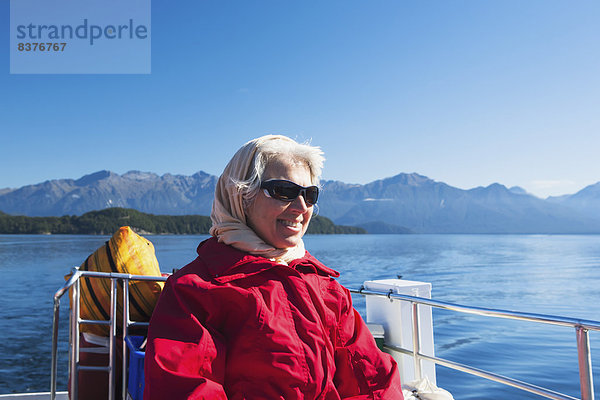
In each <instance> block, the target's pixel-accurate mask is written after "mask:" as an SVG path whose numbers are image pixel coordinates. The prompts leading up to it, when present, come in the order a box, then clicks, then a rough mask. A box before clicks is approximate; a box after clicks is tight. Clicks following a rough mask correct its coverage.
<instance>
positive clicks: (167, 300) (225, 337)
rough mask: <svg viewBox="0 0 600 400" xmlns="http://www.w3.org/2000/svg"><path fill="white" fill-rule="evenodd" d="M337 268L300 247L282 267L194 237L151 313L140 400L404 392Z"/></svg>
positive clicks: (332, 399) (326, 397)
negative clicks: (189, 255)
mask: <svg viewBox="0 0 600 400" xmlns="http://www.w3.org/2000/svg"><path fill="white" fill-rule="evenodd" d="M337 276H339V274H338V273H337V272H336V271H334V270H332V269H330V268H327V267H326V266H325V265H323V264H322V263H320V262H319V261H318V260H317V259H315V258H314V257H313V256H311V255H310V254H309V253H308V252H307V253H306V255H305V257H304V258H301V259H298V260H294V261H293V262H292V263H291V264H290V265H289V266H285V265H281V264H276V263H275V262H272V261H270V260H268V259H265V258H263V257H258V256H253V255H250V254H247V253H243V252H241V251H238V250H236V249H234V248H233V247H230V246H227V245H225V244H222V243H218V242H217V240H216V239H214V238H211V239H208V240H206V241H204V242H202V243H201V244H200V246H199V247H198V258H197V259H196V260H195V261H193V262H192V263H190V264H189V265H187V266H186V267H184V268H183V269H181V270H180V271H178V272H177V273H175V274H174V275H172V276H171V277H170V278H169V280H168V281H167V283H166V285H165V288H164V291H163V292H162V295H161V297H160V300H159V302H158V304H157V306H156V309H155V311H154V314H153V315H152V320H151V322H150V328H149V332H148V347H147V349H146V358H145V379H146V384H145V390H144V399H145V400H154V399H157V400H158V399H160V400H179V399H227V398H228V399H234V400H238V399H239V400H241V399H285V400H295V399H298V400H300V399H311V400H312V399H323V400H337V399H347V398H353V399H402V390H401V388H400V377H399V374H398V370H397V367H396V363H395V361H394V360H393V359H392V358H391V357H390V356H389V355H388V354H385V353H382V352H381V351H379V349H378V348H377V347H376V345H375V341H374V340H373V337H372V335H371V334H370V332H369V331H368V328H367V327H366V326H365V323H364V322H363V320H362V318H361V317H360V316H359V314H358V313H357V312H356V311H355V310H354V309H353V308H352V300H351V297H350V293H349V292H348V290H347V289H345V288H344V287H342V286H341V285H340V284H339V283H338V282H337V281H336V280H335V279H333V277H337Z"/></svg>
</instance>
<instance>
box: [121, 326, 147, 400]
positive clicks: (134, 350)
mask: <svg viewBox="0 0 600 400" xmlns="http://www.w3.org/2000/svg"><path fill="white" fill-rule="evenodd" d="M145 339H146V338H145V337H143V336H127V337H125V342H126V343H127V348H128V349H129V381H128V383H127V392H128V393H129V396H131V399H132V400H142V399H143V398H144V356H145V355H146V353H145V352H144V351H141V350H140V346H141V345H142V343H144V340H145Z"/></svg>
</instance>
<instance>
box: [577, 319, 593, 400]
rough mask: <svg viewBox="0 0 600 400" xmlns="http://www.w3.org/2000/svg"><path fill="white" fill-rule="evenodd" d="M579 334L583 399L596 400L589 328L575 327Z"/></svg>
mask: <svg viewBox="0 0 600 400" xmlns="http://www.w3.org/2000/svg"><path fill="white" fill-rule="evenodd" d="M575 330H576V334H577V359H578V361H579V382H580V385H581V400H594V379H593V376H592V358H591V354H590V339H589V336H588V330H587V329H585V328H583V327H582V326H577V327H576V328H575Z"/></svg>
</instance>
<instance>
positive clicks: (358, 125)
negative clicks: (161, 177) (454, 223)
mask: <svg viewBox="0 0 600 400" xmlns="http://www.w3.org/2000/svg"><path fill="white" fill-rule="evenodd" d="M8 25H9V2H8V0H0V44H1V49H2V50H1V51H0V134H1V141H0V188H3V187H20V186H23V185H27V184H34V183H39V182H42V181H44V180H47V179H57V178H79V177H81V176H82V175H85V174H88V173H91V172H95V171H98V170H102V169H107V170H112V171H114V172H117V173H124V172H126V171H128V170H142V171H152V172H156V173H158V174H163V173H167V172H169V173H173V174H186V175H187V174H192V173H194V172H196V171H199V170H203V171H206V172H208V173H211V174H215V175H218V174H220V172H221V171H222V169H223V168H224V166H225V164H226V162H227V161H228V159H229V158H230V157H231V156H232V155H233V153H234V152H235V151H236V149H237V148H238V147H239V146H240V145H241V144H242V143H244V142H245V141H247V140H249V139H251V138H253V137H256V136H260V135H263V134H267V133H281V134H286V135H289V136H291V137H294V138H296V139H299V140H305V139H312V143H313V144H315V145H320V146H321V147H322V148H323V150H324V151H325V154H326V157H327V162H326V165H325V170H324V178H325V179H337V180H341V181H344V182H348V183H367V182H370V181H373V180H376V179H381V178H385V177H389V176H392V175H395V174H398V173H400V172H417V173H420V174H422V175H426V176H428V177H430V178H432V179H434V180H436V181H443V182H446V183H448V184H450V185H453V186H456V187H460V188H465V189H466V188H472V187H476V186H487V185H489V184H491V183H493V182H499V183H502V184H504V185H506V186H509V187H510V186H513V185H518V186H521V187H523V188H525V189H526V190H528V191H529V192H531V193H534V194H536V195H538V196H540V197H545V196H547V195H558V194H567V193H574V192H576V191H578V190H580V189H581V188H583V187H584V186H586V185H589V184H591V183H595V182H598V181H600V161H599V158H600V157H599V154H600V2H598V1H586V0H582V1H576V2H571V1H566V0H562V1H554V0H528V1H521V0H490V1H481V0H471V1H453V0H439V1H391V0H390V1H380V0H373V1H364V0H361V1H354V0H343V1H337V0H336V1H333V0H326V1H274V0H273V1H262V0H257V1H241V0H240V1H217V0H212V1H205V0H193V1H192V0H181V1H177V2H167V1H164V0H154V1H153V2H152V30H151V37H152V73H151V74H150V75H10V74H9V52H8V43H9V27H8Z"/></svg>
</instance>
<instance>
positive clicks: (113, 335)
mask: <svg viewBox="0 0 600 400" xmlns="http://www.w3.org/2000/svg"><path fill="white" fill-rule="evenodd" d="M110 282H111V291H110V325H109V326H110V335H109V349H108V354H109V360H108V399H109V400H114V398H115V366H116V362H115V358H116V355H117V351H116V350H117V349H116V345H117V341H116V339H117V278H111V280H110Z"/></svg>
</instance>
